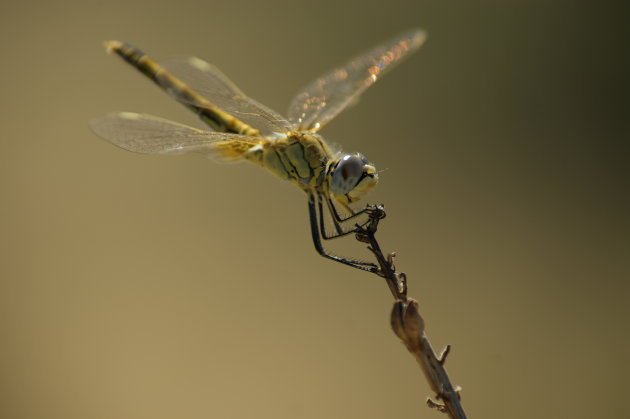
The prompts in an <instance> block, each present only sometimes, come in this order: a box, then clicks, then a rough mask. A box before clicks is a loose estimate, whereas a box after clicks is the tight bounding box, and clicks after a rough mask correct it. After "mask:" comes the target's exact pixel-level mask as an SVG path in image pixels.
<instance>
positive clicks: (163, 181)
mask: <svg viewBox="0 0 630 419" xmlns="http://www.w3.org/2000/svg"><path fill="white" fill-rule="evenodd" d="M585 4H586V2H573V1H554V2H545V1H530V2H520V1H514V2H500V1H482V2H474V4H470V3H459V4H455V3H453V2H444V1H442V2H437V1H413V2H412V1H397V0H392V1H388V2H386V3H383V2H375V1H365V2H340V1H333V0H321V1H318V2H307V1H282V0H267V1H264V2H253V1H240V0H230V1H206V2H201V1H191V0H181V1H173V2H170V1H131V2H130V1H118V0H114V1H107V2H104V1H99V2H93V1H76V2H72V1H64V0H62V1H56V2H43V1H39V2H36V3H24V2H23V3H20V4H19V5H18V4H11V3H6V2H5V3H3V5H2V6H0V12H1V13H0V33H1V34H2V36H1V37H0V45H1V46H2V50H3V51H4V54H5V59H4V60H3V64H2V70H0V71H1V72H2V73H1V75H2V80H3V83H2V84H3V94H2V95H0V104H1V109H2V112H1V113H0V121H1V124H2V130H3V135H2V137H1V139H0V141H1V142H2V153H1V154H0V193H1V196H2V201H1V205H0V339H1V340H0V343H1V344H0V417H2V418H8V419H9V418H10V419H26V418H46V419H53V418H64V419H74V418H77V419H79V418H80V419H91V418H116V419H126V418H174V417H177V418H189V419H193V418H207V417H230V418H246V417H258V418H266V417H272V418H283V417H286V418H295V417H301V418H321V417H327V418H346V417H357V418H359V417H360V418H383V417H398V416H400V417H426V418H438V417H442V416H440V414H439V413H438V412H435V411H431V410H429V409H427V407H426V406H425V399H426V397H427V396H431V393H430V390H429V387H428V386H427V384H426V382H425V379H424V377H423V376H422V374H421V371H420V369H419V368H418V366H417V365H416V364H415V361H414V360H413V358H412V357H411V356H410V355H409V354H408V353H407V351H406V349H405V348H404V347H403V346H402V345H401V343H400V342H399V341H398V339H397V338H396V337H395V336H394V334H393V333H392V331H391V330H390V328H389V324H388V323H389V311H390V308H391V304H392V299H391V296H390V294H389V291H388V290H387V287H386V285H385V284H384V283H383V282H382V281H381V280H379V279H378V278H377V277H375V276H373V275H368V274H365V273H363V272H359V271H356V270H352V269H350V268H347V267H345V266H342V265H339V264H336V263H333V262H330V261H326V260H324V259H323V258H321V257H319V256H318V255H317V254H316V253H315V251H314V249H313V245H312V243H311V239H310V236H309V227H308V220H307V218H308V217H307V211H306V209H307V208H306V202H305V197H304V196H303V194H302V193H301V192H299V191H298V190H297V189H296V188H295V187H294V186H293V185H291V184H289V183H288V182H286V183H283V182H281V181H279V180H278V179H276V178H274V177H273V176H272V175H270V174H268V173H266V172H264V171H263V170H261V169H260V168H258V167H255V166H253V165H246V164H241V165H221V164H214V163H212V162H210V161H208V160H206V159H204V158H203V157H201V156H197V155H189V156H176V157H173V156H164V157H158V156H142V155H135V154H132V153H128V152H124V151H122V150H120V149H117V148H115V147H113V146H111V145H110V144H108V143H106V142H104V141H102V140H100V139H99V138H97V137H96V136H95V135H94V134H92V133H91V132H90V131H89V129H88V128H87V121H88V120H89V119H90V118H91V117H94V116H97V115H101V114H103V113H106V112H110V111H115V110H126V111H138V112H147V113H151V114H155V115H159V116H162V117H166V118H169V119H173V120H176V121H181V122H184V123H188V124H193V125H195V126H199V127H201V124H200V123H199V122H198V121H196V119H195V117H194V116H193V115H192V114H189V113H188V111H187V110H186V109H184V108H183V107H181V106H180V105H178V104H177V103H175V102H173V101H172V100H170V98H169V97H168V96H167V95H165V94H164V93H163V92H161V91H160V90H159V89H158V88H156V87H155V86H153V85H152V84H151V83H150V82H149V81H147V80H145V79H144V78H143V77H142V76H141V75H139V74H138V73H137V72H136V71H135V70H133V69H132V68H131V67H129V66H127V65H126V64H124V63H122V61H121V60H120V59H118V58H116V57H113V56H108V55H107V54H105V52H104V49H103V48H102V46H101V42H102V41H104V40H107V39H119V40H124V41H127V42H130V43H132V44H134V45H137V46H138V47H139V48H141V49H143V50H144V51H146V52H147V53H149V54H150V55H151V56H153V57H154V58H156V59H158V60H159V59H160V58H164V57H169V56H173V55H179V54H191V55H196V56H199V57H202V58H205V59H207V60H208V61H210V62H212V63H214V64H216V65H217V66H219V67H220V68H221V69H222V70H223V71H224V72H225V73H226V74H227V75H229V77H230V78H231V79H232V80H233V81H235V82H236V84H237V85H239V86H240V87H241V88H242V89H243V90H244V91H245V92H247V93H248V94H249V95H250V96H252V97H254V98H256V99H257V100H259V101H261V102H262V103H265V104H267V105H268V106H270V107H271V108H273V109H276V110H278V111H279V112H281V113H285V110H286V108H287V106H288V104H289V101H290V99H291V98H292V97H293V95H294V94H295V93H296V92H297V91H298V90H299V89H300V88H301V87H303V86H304V85H305V84H307V83H308V82H310V81H311V80H312V79H314V78H315V77H317V76H319V75H321V74H322V73H324V72H325V71H328V70H330V69H331V68H333V67H335V66H337V65H340V64H342V63H344V62H345V61H346V60H347V59H348V58H350V57H351V56H354V55H355V54H357V53H359V52H362V51H364V50H366V49H368V48H370V47H371V46H373V45H375V44H377V43H379V42H381V41H383V40H385V39H388V38H390V37H391V36H392V35H394V34H396V33H398V32H400V31H402V30H404V29H406V28H409V27H414V26H420V27H423V28H425V29H426V30H427V31H428V34H429V39H428V41H427V43H426V44H425V46H424V47H423V48H422V49H421V50H420V51H419V52H418V53H417V54H416V55H415V56H413V57H411V58H410V59H409V60H408V61H406V62H405V63H404V64H403V65H401V66H400V67H399V68H397V69H396V70H394V71H393V72H392V73H390V74H389V75H388V76H387V77H385V78H384V79H383V80H382V81H380V82H379V83H377V84H376V85H375V86H374V87H372V88H371V89H370V90H369V91H368V92H367V93H366V94H365V95H364V96H363V97H362V101H361V103H360V104H359V106H356V107H354V108H352V109H349V110H348V111H346V112H345V113H344V114H342V115H340V116H339V117H338V118H337V119H336V120H335V121H334V122H333V123H331V124H330V125H328V126H327V127H326V128H325V129H324V130H323V131H322V134H323V135H324V136H326V138H328V139H330V141H331V142H334V143H338V144H341V145H343V147H344V149H345V150H347V151H355V150H356V151H361V152H363V153H364V154H366V155H367V156H368V157H369V158H370V159H371V160H372V161H373V162H374V163H375V164H376V165H377V168H379V169H384V170H385V171H384V172H383V173H381V182H380V185H379V186H378V188H377V190H376V191H375V192H373V193H372V194H371V195H370V196H369V197H368V201H370V202H382V203H385V205H386V208H387V210H388V217H387V219H385V220H384V221H383V222H382V224H381V230H380V233H379V238H380V240H381V245H382V246H383V248H384V249H385V250H387V251H391V250H396V251H397V252H398V257H397V259H396V260H397V267H398V268H399V269H400V270H402V271H404V272H406V273H407V275H408V278H409V290H410V295H411V296H413V297H415V298H417V299H418V300H419V301H420V304H421V308H422V314H423V316H424V318H425V321H426V324H427V334H428V336H429V338H430V339H431V342H432V344H433V345H434V347H435V349H436V351H438V352H439V351H440V350H441V349H442V348H443V347H444V345H445V344H447V343H448V344H451V345H453V350H452V352H451V355H450V357H449V360H448V362H447V364H446V366H447V369H448V371H449V373H450V376H451V379H452V381H453V383H454V384H456V385H461V386H462V388H463V392H462V397H463V405H464V407H465V409H466V411H467V413H468V415H469V416H470V417H471V418H472V417H479V418H482V417H483V418H505V417H510V418H531V417H537V418H559V417H571V418H594V417H601V418H604V417H606V418H608V417H628V416H630V408H628V406H627V404H626V403H625V402H624V401H623V400H624V396H625V395H626V393H627V390H628V388H627V387H626V385H627V384H625V383H627V381H628V373H629V372H630V371H629V368H628V365H629V364H628V360H627V354H628V350H629V349H630V348H629V338H628V331H627V326H628V320H629V319H630V311H629V309H628V297H629V289H628V288H629V287H628V273H629V271H628V250H629V248H628V247H629V246H628V233H629V231H628V227H629V225H628V210H629V206H628V173H627V166H628V153H627V150H624V148H625V146H626V143H627V141H628V138H629V134H630V130H629V125H628V122H627V119H628V107H627V97H628V96H627V95H628V74H630V72H629V70H630V69H629V68H628V67H629V66H628V61H627V55H628V54H627V52H628V50H627V40H628V30H627V19H626V18H625V17H627V16H628V14H627V9H626V10H623V9H622V7H623V6H619V5H621V4H622V2H609V4H606V3H605V2H602V3H598V4H599V6H598V7H597V8H591V7H585ZM615 5H617V6H615ZM347 246H348V247H347V249H348V250H349V251H350V252H351V253H352V254H356V255H357V256H362V257H365V258H369V257H370V256H369V254H368V252H367V250H365V249H364V247H363V246H362V245H361V244H359V243H355V242H354V241H353V240H352V239H350V240H349V243H348V244H347ZM624 384H625V385H624Z"/></svg>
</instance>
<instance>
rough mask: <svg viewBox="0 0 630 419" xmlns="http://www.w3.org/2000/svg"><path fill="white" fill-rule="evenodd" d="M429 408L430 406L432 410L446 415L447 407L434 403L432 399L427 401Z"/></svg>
mask: <svg viewBox="0 0 630 419" xmlns="http://www.w3.org/2000/svg"><path fill="white" fill-rule="evenodd" d="M427 406H429V407H430V408H431V409H437V410H438V412H442V413H446V406H445V405H443V404H442V403H437V402H434V401H433V400H431V399H430V398H428V399H427Z"/></svg>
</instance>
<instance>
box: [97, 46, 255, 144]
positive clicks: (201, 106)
mask: <svg viewBox="0 0 630 419" xmlns="http://www.w3.org/2000/svg"><path fill="white" fill-rule="evenodd" d="M105 47H106V48H107V51H108V52H110V53H112V52H113V53H115V54H116V55H119V56H120V57H122V59H123V60H125V61H126V62H128V63H129V64H131V65H132V66H133V67H135V68H136V69H138V71H140V72H141V73H142V74H144V75H145V76H147V77H148V78H149V79H151V80H152V81H153V82H154V83H155V84H157V85H158V86H160V87H161V88H162V90H164V91H166V92H167V93H168V94H170V95H171V96H172V97H174V98H175V99H176V100H177V101H178V102H180V103H181V104H183V105H185V106H186V107H187V108H189V109H191V110H192V111H193V112H195V113H197V114H198V115H199V117H200V118H201V119H202V120H203V121H204V122H205V123H207V124H208V125H210V126H211V127H212V128H214V129H215V130H217V131H221V132H232V133H235V134H243V135H252V136H257V135H260V131H259V130H257V129H255V128H252V127H251V126H249V125H247V124H246V123H244V122H243V121H241V120H239V119H237V118H235V117H234V116H232V115H230V114H229V113H227V112H225V111H224V110H222V109H220V108H219V107H218V106H216V105H215V104H213V103H212V102H210V101H209V100H208V99H206V98H205V97H203V96H201V95H200V94H198V93H197V92H195V91H194V90H192V89H191V88H190V87H189V86H188V85H186V84H185V83H184V82H182V81H181V80H179V79H178V78H177V77H175V76H174V75H173V74H171V73H170V72H168V71H166V70H165V69H164V67H162V66H161V65H159V64H158V63H157V62H156V61H154V60H153V59H152V58H150V57H149V56H148V55H146V54H145V53H144V52H142V51H141V50H139V49H138V48H135V47H133V46H131V45H129V44H127V43H123V42H120V41H107V42H105Z"/></svg>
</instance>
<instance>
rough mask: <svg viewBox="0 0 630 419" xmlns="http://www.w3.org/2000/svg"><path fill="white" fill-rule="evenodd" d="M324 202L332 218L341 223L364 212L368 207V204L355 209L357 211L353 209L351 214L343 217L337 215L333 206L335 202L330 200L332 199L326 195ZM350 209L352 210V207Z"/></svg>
mask: <svg viewBox="0 0 630 419" xmlns="http://www.w3.org/2000/svg"><path fill="white" fill-rule="evenodd" d="M326 204H327V205H328V209H329V210H330V213H331V214H332V216H333V218H334V219H335V221H337V222H338V223H343V222H345V221H348V220H351V219H353V218H356V217H358V216H359V215H361V214H364V213H365V212H366V211H367V210H368V209H369V208H370V206H369V205H368V206H366V207H365V208H363V209H362V210H361V211H357V212H354V211H353V212H352V214H350V216H348V217H346V218H343V217H341V216H340V215H339V212H337V207H335V204H334V203H333V202H332V199H330V196H328V195H326ZM350 210H351V211H352V209H350Z"/></svg>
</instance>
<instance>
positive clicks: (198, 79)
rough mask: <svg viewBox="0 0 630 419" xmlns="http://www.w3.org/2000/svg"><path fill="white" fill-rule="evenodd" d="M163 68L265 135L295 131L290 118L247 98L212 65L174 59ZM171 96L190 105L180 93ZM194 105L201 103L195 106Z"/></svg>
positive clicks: (191, 60) (165, 62)
mask: <svg viewBox="0 0 630 419" xmlns="http://www.w3.org/2000/svg"><path fill="white" fill-rule="evenodd" d="M160 65H161V66H162V67H163V68H164V69H166V70H167V71H168V72H170V73H171V74H173V75H174V76H175V77H177V78H178V79H180V80H181V81H182V82H184V83H185V84H187V85H188V86H189V87H190V88H191V89H192V90H194V91H195V92H197V93H198V94H200V95H201V96H203V97H205V98H206V99H207V100H209V101H210V102H212V103H214V104H215V105H217V106H218V107H219V108H221V109H223V110H224V111H226V112H228V113H229V114H232V115H233V116H235V117H236V118H238V119H240V120H241V121H243V122H245V123H246V124H248V125H250V126H252V127H254V128H256V129H258V130H259V131H260V132H261V133H262V134H263V135H270V134H272V133H274V132H277V133H285V132H287V131H290V130H292V127H291V124H290V123H289V121H287V120H286V118H284V117H283V116H281V115H280V114H278V113H277V112H275V111H273V110H271V109H269V108H268V107H266V106H265V105H262V104H260V103H258V102H256V101H255V100H254V99H251V98H249V97H247V95H245V93H243V92H242V91H241V90H240V89H239V88H238V87H236V85H235V84H234V83H232V81H230V79H228V78H227V76H226V75H225V74H223V73H222V72H221V71H220V70H219V69H218V68H216V67H215V66H213V65H212V64H209V63H207V62H205V61H203V60H201V59H199V58H196V57H174V58H171V59H167V60H165V61H164V62H161V63H160ZM158 77H159V73H158ZM170 93H171V94H172V95H173V96H174V97H175V99H177V100H179V101H183V102H189V101H190V99H189V98H187V97H179V96H178V95H177V91H172V92H170ZM189 103H190V102H189ZM193 104H197V103H194V102H193Z"/></svg>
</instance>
